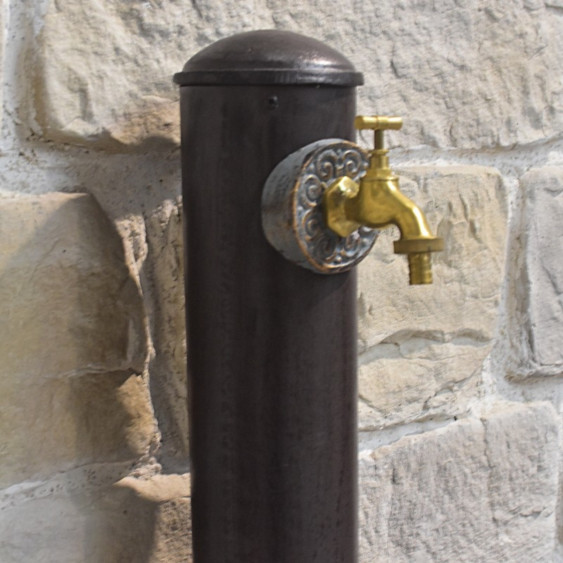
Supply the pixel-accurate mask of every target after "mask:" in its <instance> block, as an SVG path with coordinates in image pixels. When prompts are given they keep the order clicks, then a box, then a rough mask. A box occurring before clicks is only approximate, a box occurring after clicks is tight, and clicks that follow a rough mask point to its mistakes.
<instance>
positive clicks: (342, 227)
mask: <svg viewBox="0 0 563 563" xmlns="http://www.w3.org/2000/svg"><path fill="white" fill-rule="evenodd" d="M355 126H356V128H357V129H373V130H374V132H375V139H374V145H375V147H374V150H373V151H371V152H370V163H369V167H368V170H367V172H366V174H365V176H363V177H362V178H361V179H360V182H359V183H357V182H354V181H353V180H352V179H351V178H348V177H347V176H344V177H342V178H339V179H338V180H337V181H336V182H334V183H333V184H331V185H330V186H329V188H328V189H327V190H326V192H325V196H324V214H325V220H326V222H327V225H328V226H329V228H330V229H332V230H333V231H334V232H335V233H337V234H338V235H340V236H342V237H346V236H348V235H350V234H351V233H352V232H354V231H355V230H356V229H358V228H359V227H360V226H362V225H364V226H366V227H370V228H376V229H382V228H385V227H388V226H390V225H396V226H397V227H398V228H399V230H400V232H401V238H400V239H399V240H397V241H395V243H394V250H395V253H397V254H407V255H408V261H409V273H410V276H409V279H410V283H411V284H428V283H432V270H431V262H430V253H431V252H437V251H440V250H442V249H443V246H444V243H443V240H442V239H441V238H438V237H435V236H434V235H433V234H432V231H431V230H430V227H429V226H428V222H427V221H426V217H425V216H424V213H422V211H421V210H420V208H419V207H418V206H417V205H416V204H415V203H413V202H412V201H411V200H410V199H409V198H408V197H406V196H405V195H404V194H403V193H402V192H401V191H400V189H399V179H398V178H397V176H395V175H394V174H393V172H392V171H391V169H390V168H389V158H388V157H387V153H388V151H387V150H386V149H385V148H384V144H383V130H384V129H400V128H401V126H402V120H401V119H400V118H398V117H382V116H375V117H363V116H359V117H357V118H356V120H355Z"/></svg>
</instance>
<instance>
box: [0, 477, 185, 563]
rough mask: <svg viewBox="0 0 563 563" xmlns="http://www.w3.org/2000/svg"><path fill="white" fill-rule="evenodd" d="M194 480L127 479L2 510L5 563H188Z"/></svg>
mask: <svg viewBox="0 0 563 563" xmlns="http://www.w3.org/2000/svg"><path fill="white" fill-rule="evenodd" d="M189 490H190V489H189V476H183V475H156V476H154V477H152V478H150V479H135V478H132V477H127V478H125V479H123V480H121V481H120V482H118V483H117V484H116V485H114V486H111V487H104V488H102V489H98V490H91V491H88V492H75V493H74V494H70V495H65V494H54V495H51V496H49V497H45V498H36V499H33V500H29V501H27V502H24V503H22V504H19V505H16V506H13V507H11V508H8V509H6V510H4V511H2V512H0V561H2V563H21V562H22V561H25V562H26V563H45V562H50V561H56V562H57V563H78V562H87V563H124V562H141V561H143V562H146V563H163V562H166V563H188V562H189V561H191V560H192V558H191V522H190V506H189V502H190V500H189V494H190V493H189Z"/></svg>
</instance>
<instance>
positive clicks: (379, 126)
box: [354, 115, 403, 152]
mask: <svg viewBox="0 0 563 563" xmlns="http://www.w3.org/2000/svg"><path fill="white" fill-rule="evenodd" d="M402 126H403V118H402V117H396V116H386V115H357V116H356V118H355V119H354V127H355V128H356V129H360V130H362V129H371V130H372V131H373V132H374V137H373V148H374V149H375V150H376V151H377V150H385V143H384V141H383V131H385V130H386V129H394V130H398V129H400V128H401V127H402ZM386 152H387V151H386Z"/></svg>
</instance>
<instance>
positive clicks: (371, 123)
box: [354, 115, 403, 131]
mask: <svg viewBox="0 0 563 563" xmlns="http://www.w3.org/2000/svg"><path fill="white" fill-rule="evenodd" d="M402 126H403V118H402V117H396V116H386V115H357V116H356V118H355V119H354V127H355V128H356V129H372V130H373V131H383V130H385V129H395V130H397V129H400V128H401V127H402Z"/></svg>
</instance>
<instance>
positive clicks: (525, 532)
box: [360, 403, 558, 563]
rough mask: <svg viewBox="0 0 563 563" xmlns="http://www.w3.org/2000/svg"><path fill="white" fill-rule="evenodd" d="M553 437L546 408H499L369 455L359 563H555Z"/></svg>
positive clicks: (363, 465) (363, 466)
mask: <svg viewBox="0 0 563 563" xmlns="http://www.w3.org/2000/svg"><path fill="white" fill-rule="evenodd" d="M557 429H558V421H557V416H556V414H555V412H554V410H553V407H552V406H551V404H550V403H532V404H529V405H517V404H506V405H505V404H500V405H497V406H496V407H495V408H494V409H493V410H492V411H491V412H489V413H488V414H486V415H485V416H483V418H482V420H477V419H468V420H464V421H460V422H457V423H452V424H450V425H448V426H447V427H445V428H441V429H439V430H435V431H432V432H428V433H425V434H420V435H416V436H409V437H405V438H402V439H401V440H399V441H398V442H396V443H394V444H392V445H389V446H384V447H381V448H379V449H377V450H375V451H373V452H372V453H369V452H365V453H364V454H363V455H362V458H361V462H360V476H361V477H360V483H361V484H360V494H361V499H360V504H361V522H360V530H361V557H360V561H362V562H363V563H374V562H377V563H384V562H385V563H400V562H403V561H404V562H409V563H411V562H413V561H420V562H423V561H435V562H439V561H443V562H451V561H467V562H474V561H480V562H482V563H496V562H497V561H542V562H546V563H547V562H548V561H553V560H554V559H553V557H554V549H555V540H556V517H555V502H556V493H557V483H558V471H557V466H558V463H557V455H558V436H557Z"/></svg>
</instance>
